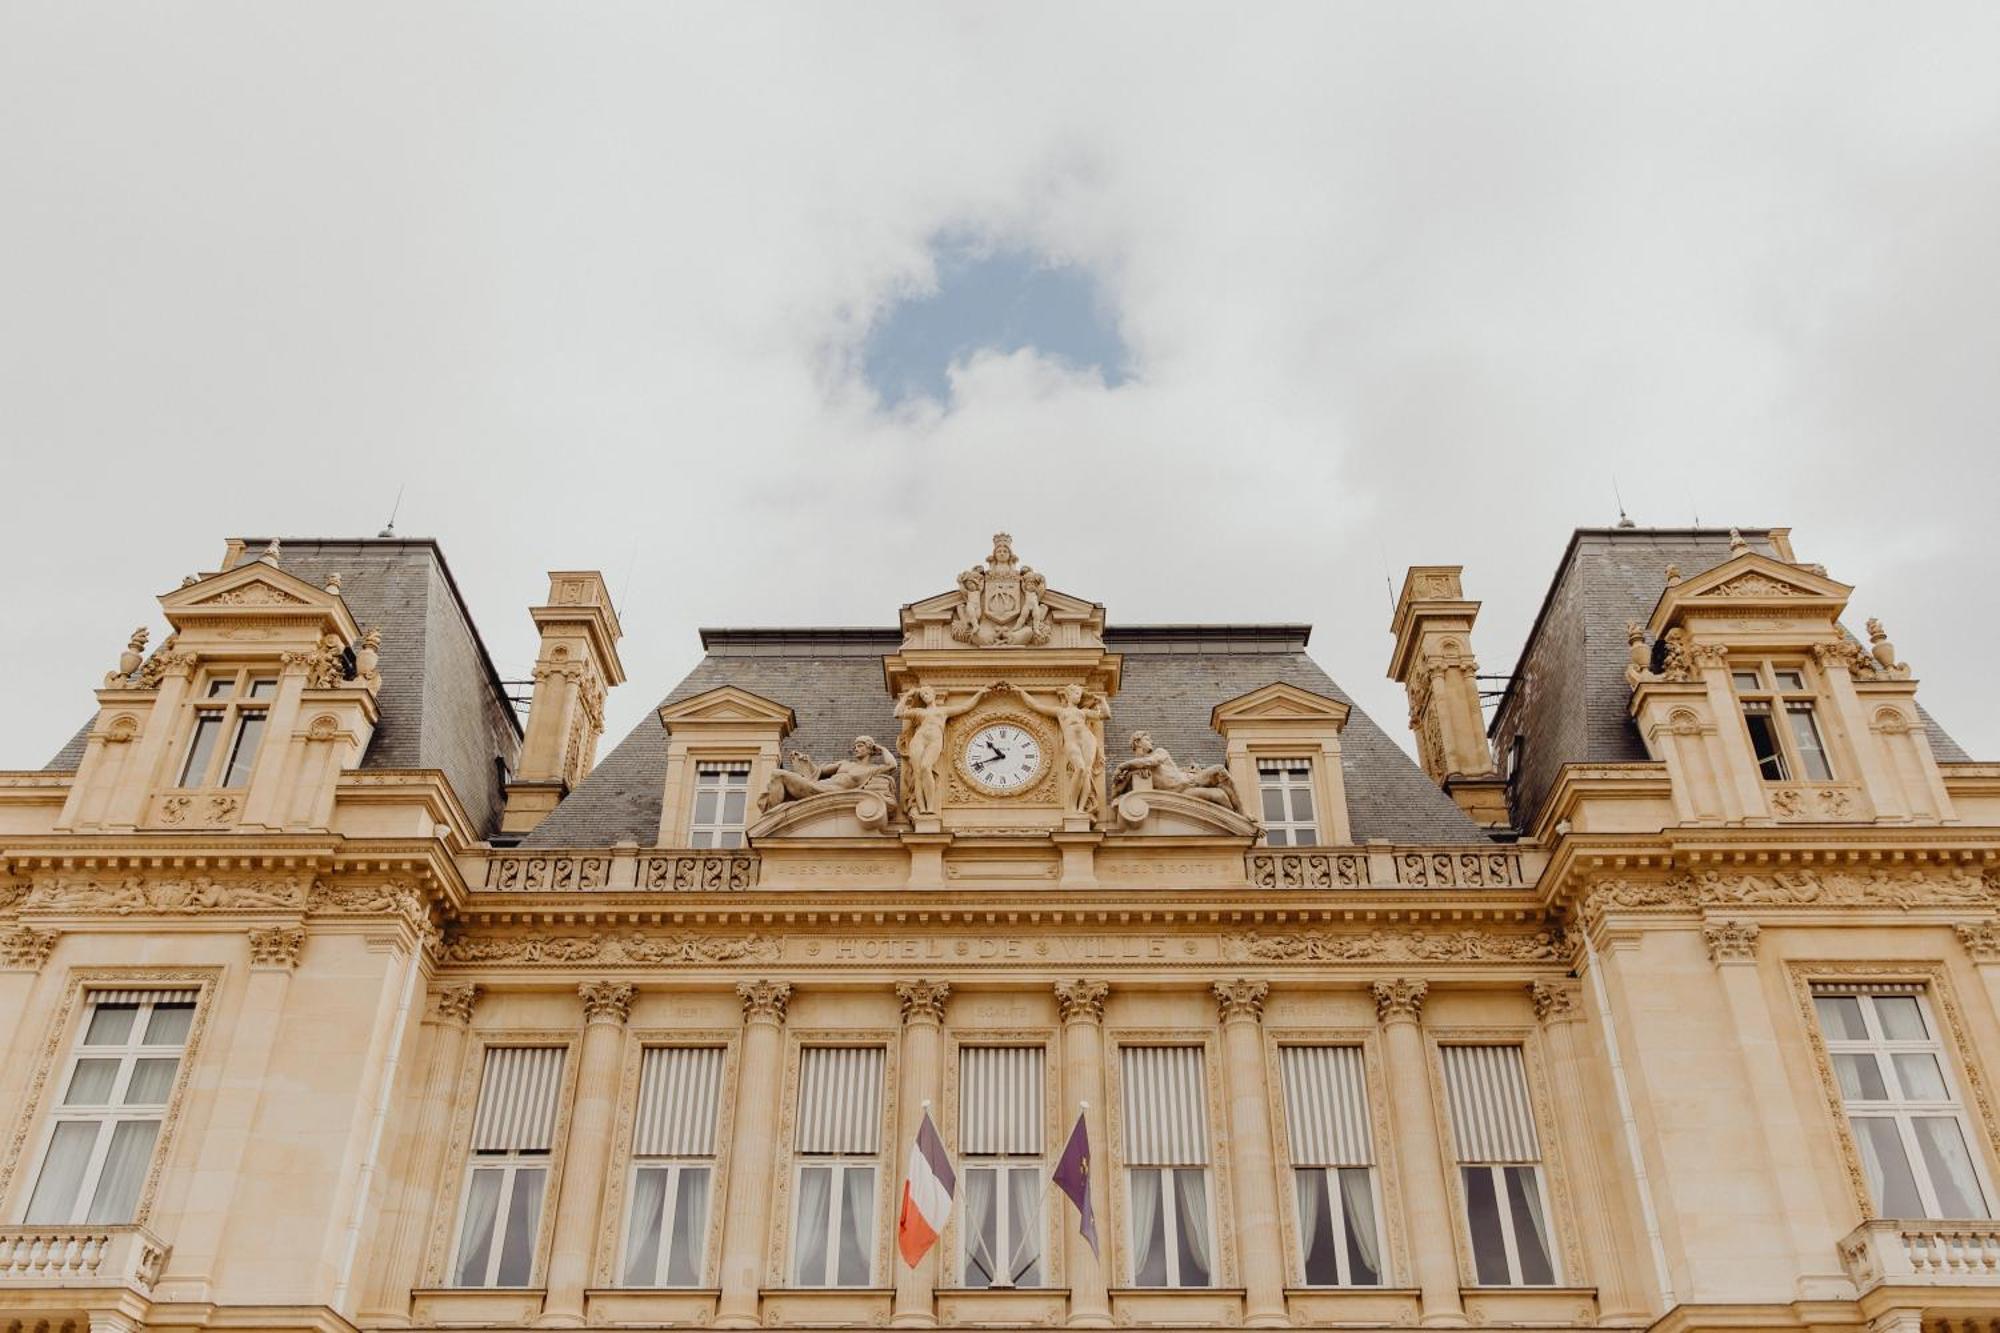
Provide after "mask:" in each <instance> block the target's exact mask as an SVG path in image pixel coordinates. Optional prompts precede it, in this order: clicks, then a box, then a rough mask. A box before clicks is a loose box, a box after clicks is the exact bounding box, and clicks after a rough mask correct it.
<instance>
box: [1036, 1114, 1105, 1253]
mask: <svg viewBox="0 0 2000 1333" xmlns="http://www.w3.org/2000/svg"><path fill="white" fill-rule="evenodd" d="M1049 1178H1050V1179H1051V1180H1053V1181H1055V1183H1056V1188H1057V1189H1059V1190H1061V1191H1062V1192H1063V1193H1064V1194H1067V1195H1068V1196H1069V1201H1070V1202H1071V1203H1073V1204H1075V1205H1076V1211H1077V1212H1078V1213H1080V1214H1082V1216H1081V1217H1080V1218H1078V1220H1077V1224H1076V1229H1077V1230H1078V1231H1080V1232H1082V1233H1083V1238H1084V1239H1085V1240H1087V1241H1089V1242H1090V1252H1091V1253H1092V1254H1097V1215H1096V1214H1095V1213H1093V1212H1091V1210H1090V1131H1089V1130H1087V1129H1085V1128H1084V1127H1083V1113H1082V1112H1081V1111H1079V1112H1077V1116H1076V1128H1075V1129H1073V1130H1071V1131H1070V1133H1069V1142H1068V1143H1067V1144H1065V1145H1063V1150H1062V1156H1061V1157H1060V1158H1058V1159H1057V1160H1056V1169H1055V1173H1054V1174H1053V1175H1051V1176H1050V1177H1049ZM1099 1257H1100V1258H1101V1257H1102V1256H1099Z"/></svg>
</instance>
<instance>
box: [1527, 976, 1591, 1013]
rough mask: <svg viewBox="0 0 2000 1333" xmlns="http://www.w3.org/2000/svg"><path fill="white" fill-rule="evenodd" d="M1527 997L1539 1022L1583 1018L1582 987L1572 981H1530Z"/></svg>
mask: <svg viewBox="0 0 2000 1333" xmlns="http://www.w3.org/2000/svg"><path fill="white" fill-rule="evenodd" d="M1528 998H1529V999H1530V1000H1532V1001H1533V1002H1534V1005H1535V1021H1537V1022H1539V1023H1575V1022H1578V1021H1580V1020H1581V1019H1582V1018H1583V988H1582V987H1580V986H1578V985H1577V984H1576V983H1575V982H1573V981H1531V982H1529V983H1528Z"/></svg>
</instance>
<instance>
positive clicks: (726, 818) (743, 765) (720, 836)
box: [688, 760, 750, 847]
mask: <svg viewBox="0 0 2000 1333" xmlns="http://www.w3.org/2000/svg"><path fill="white" fill-rule="evenodd" d="M749 799H750V762H749V761H748V760H742V761H740V762H729V763H715V762H702V763H698V764H696V765H695V778H694V816H693V819H692V820H691V821H690V823H689V825H688V846H690V847H741V846H742V845H743V821H744V814H745V808H746V806H747V803H748V802H749Z"/></svg>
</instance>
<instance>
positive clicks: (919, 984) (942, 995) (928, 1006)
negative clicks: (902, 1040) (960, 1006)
mask: <svg viewBox="0 0 2000 1333" xmlns="http://www.w3.org/2000/svg"><path fill="white" fill-rule="evenodd" d="M950 996H951V983H950V982H948V981H899V982H897V983H896V998H897V999H898V1000H899V1001H901V1002H902V1006H903V1025H904V1026H905V1027H911V1026H918V1025H928V1026H930V1027H936V1026H937V1025H938V1024H940V1023H942V1022H944V1002H945V1001H946V1000H947V999H948V998H950Z"/></svg>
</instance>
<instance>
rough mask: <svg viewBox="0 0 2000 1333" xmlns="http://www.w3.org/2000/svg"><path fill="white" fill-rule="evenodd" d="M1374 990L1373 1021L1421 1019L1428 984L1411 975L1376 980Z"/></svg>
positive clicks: (1414, 1021) (1428, 989)
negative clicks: (1389, 979)
mask: <svg viewBox="0 0 2000 1333" xmlns="http://www.w3.org/2000/svg"><path fill="white" fill-rule="evenodd" d="M1374 991H1375V1021H1376V1022H1378V1023H1399V1022H1406V1023H1418V1022H1422V1021H1423V1016H1424V999H1425V997H1427V996H1428V995H1429V994H1430V993H1431V988H1430V984H1429V983H1428V982H1424V981H1418V980H1416V979H1415V978H1413V977H1397V978H1395V979H1394V980H1391V981H1378V982H1376V983H1375V986H1374Z"/></svg>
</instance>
